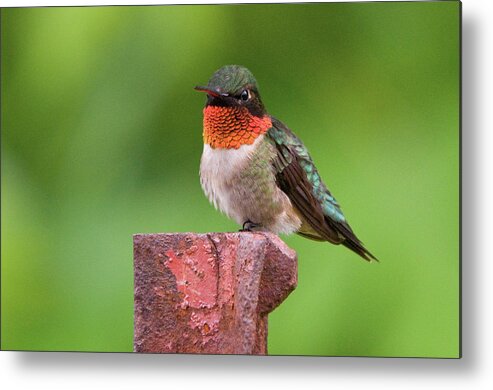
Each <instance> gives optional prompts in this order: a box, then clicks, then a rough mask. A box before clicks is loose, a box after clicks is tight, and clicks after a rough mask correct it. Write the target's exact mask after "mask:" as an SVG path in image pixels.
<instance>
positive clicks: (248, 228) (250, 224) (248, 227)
mask: <svg viewBox="0 0 493 390" xmlns="http://www.w3.org/2000/svg"><path fill="white" fill-rule="evenodd" d="M259 226H260V225H258V224H256V223H253V222H252V221H250V220H248V221H245V222H244V223H243V227H242V228H241V229H240V230H239V231H240V232H251V231H252V230H253V229H255V228H256V227H259Z"/></svg>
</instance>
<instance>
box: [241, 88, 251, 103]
mask: <svg viewBox="0 0 493 390" xmlns="http://www.w3.org/2000/svg"><path fill="white" fill-rule="evenodd" d="M249 97H250V94H249V93H248V90H247V89H244V90H243V91H242V92H241V95H240V99H241V100H243V101H244V102H246V101H247V100H248V98H249Z"/></svg>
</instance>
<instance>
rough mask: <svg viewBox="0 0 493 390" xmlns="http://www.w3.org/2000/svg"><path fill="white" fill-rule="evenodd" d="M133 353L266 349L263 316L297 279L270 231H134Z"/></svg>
mask: <svg viewBox="0 0 493 390" xmlns="http://www.w3.org/2000/svg"><path fill="white" fill-rule="evenodd" d="M134 277H135V286H134V287H135V293H134V310H135V318H134V351H135V352H154V353H210V354H258V355H265V354H267V315H268V313H270V312H271V311H272V310H274V309H275V308H276V307H277V306H279V304H280V303H281V302H282V301H283V300H284V299H286V297H287V296H288V295H289V293H290V292H291V291H293V290H294V289H295V287H296V283H297V259H296V252H294V251H293V250H292V249H290V248H289V247H288V246H287V245H286V244H284V242H282V241H281V239H280V238H279V237H277V236H276V235H274V234H270V233H249V232H241V233H208V234H194V233H175V234H137V235H134Z"/></svg>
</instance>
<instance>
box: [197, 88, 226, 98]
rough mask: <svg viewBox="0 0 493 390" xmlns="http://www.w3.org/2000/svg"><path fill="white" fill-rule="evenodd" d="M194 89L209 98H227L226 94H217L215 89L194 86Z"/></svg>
mask: <svg viewBox="0 0 493 390" xmlns="http://www.w3.org/2000/svg"><path fill="white" fill-rule="evenodd" d="M194 89H195V90H196V91H200V92H205V93H206V94H208V95H210V96H214V97H220V96H228V94H226V93H221V92H219V91H217V90H215V89H212V88H209V87H200V86H196V87H195V88H194Z"/></svg>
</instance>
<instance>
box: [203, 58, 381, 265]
mask: <svg viewBox="0 0 493 390" xmlns="http://www.w3.org/2000/svg"><path fill="white" fill-rule="evenodd" d="M195 89H196V90H197V91H201V92H205V93H206V94H207V100H206V103H205V108H204V110H203V114H204V117H203V140H204V149H203V152H202V157H201V161H200V183H201V186H202V189H203V190H204V192H205V194H206V195H207V197H208V199H209V201H210V202H211V203H212V204H213V205H214V207H215V208H216V209H219V210H220V211H221V212H222V213H224V214H226V215H227V216H228V217H229V218H231V219H233V220H234V221H236V222H237V223H238V224H239V225H240V226H242V229H241V230H240V231H270V232H273V233H275V234H292V233H297V234H299V235H300V236H303V237H306V238H309V239H312V240H316V241H328V242H330V243H332V244H336V245H337V244H342V245H344V246H345V247H347V248H349V249H350V250H352V251H354V252H355V253H357V254H358V255H360V256H361V257H362V258H363V259H365V260H367V261H371V260H377V259H376V258H375V256H373V255H372V254H371V253H370V252H369V251H368V250H367V249H366V248H365V247H364V246H363V244H362V242H361V241H360V240H359V239H358V238H357V237H356V235H355V234H354V233H353V230H352V229H351V227H350V226H349V223H348V222H347V220H346V217H345V216H344V214H343V212H342V210H341V207H340V206H339V203H338V202H337V201H336V199H335V198H334V196H333V195H332V194H331V192H330V191H329V189H328V188H327V186H326V185H325V184H324V182H323V181H322V179H321V177H320V175H319V173H318V170H317V168H316V167H315V164H314V163H313V160H312V158H311V156H310V154H309V153H308V150H307V148H306V146H305V145H304V144H303V142H301V140H300V139H299V138H298V137H297V136H296V135H295V134H294V133H293V132H292V131H291V130H290V129H289V128H288V127H287V126H286V125H285V124H284V123H282V122H281V121H280V120H278V119H276V118H274V117H273V116H271V115H269V114H268V113H267V111H266V109H265V107H264V104H263V103H262V99H261V98H260V93H259V90H258V85H257V81H256V79H255V77H254V76H253V74H252V73H251V72H250V71H249V70H248V69H247V68H245V67H243V66H239V65H226V66H223V67H222V68H220V69H219V70H217V71H216V72H215V73H214V74H213V75H212V77H211V78H210V80H209V82H208V84H207V85H206V86H197V87H195Z"/></svg>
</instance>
